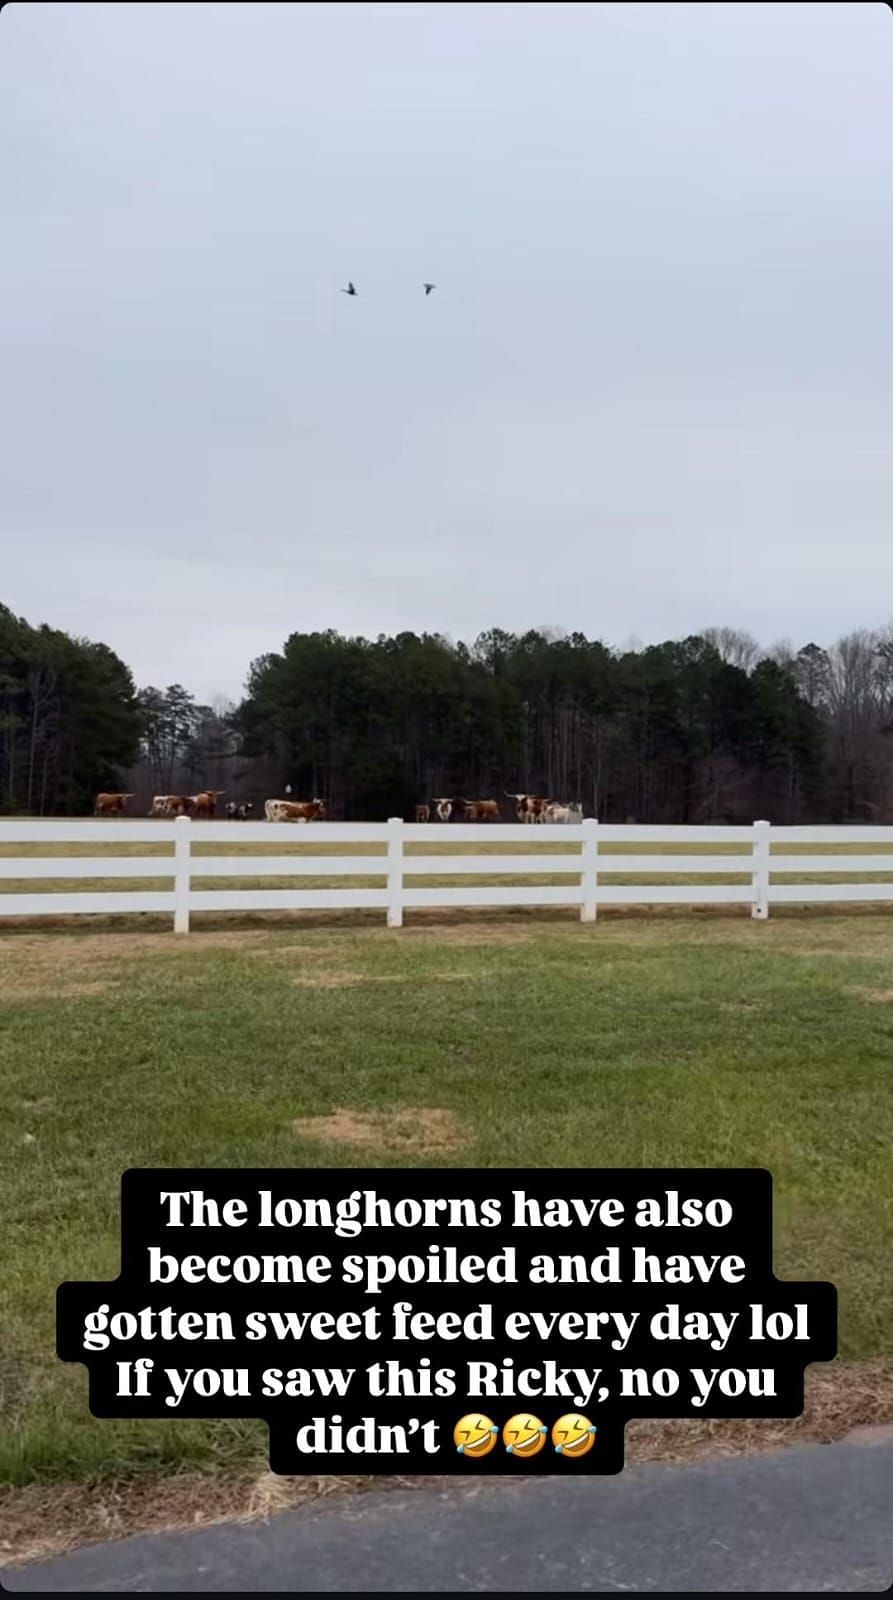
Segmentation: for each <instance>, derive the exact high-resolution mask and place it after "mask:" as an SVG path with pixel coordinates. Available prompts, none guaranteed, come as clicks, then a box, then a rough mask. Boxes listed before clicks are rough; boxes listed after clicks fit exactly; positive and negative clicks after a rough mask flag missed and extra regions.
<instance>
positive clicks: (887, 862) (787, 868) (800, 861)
mask: <svg viewBox="0 0 893 1600" xmlns="http://www.w3.org/2000/svg"><path fill="white" fill-rule="evenodd" d="M769 870H770V872H771V873H772V875H773V877H774V876H775V874H776V872H893V850H891V851H890V854H889V855H887V856H869V855H865V856H860V855H845V856H838V855H826V856H790V855H788V856H776V855H770V857H769Z"/></svg>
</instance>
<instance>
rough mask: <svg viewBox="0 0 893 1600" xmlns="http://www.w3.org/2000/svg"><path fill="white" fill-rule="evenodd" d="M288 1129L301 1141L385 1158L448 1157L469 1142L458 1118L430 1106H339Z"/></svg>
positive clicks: (296, 1122)
mask: <svg viewBox="0 0 893 1600" xmlns="http://www.w3.org/2000/svg"><path fill="white" fill-rule="evenodd" d="M291 1127H292V1133H294V1134H296V1135H297V1136H298V1137H299V1138H301V1139H321V1140H323V1141H324V1142H325V1143H327V1144H347V1145H354V1146H356V1147H358V1148H359V1149H362V1150H378V1151H380V1153H381V1154H382V1155H389V1156H401V1155H412V1156H442V1155H451V1154H453V1153H454V1152H455V1151H457V1150H461V1149H462V1146H463V1145H465V1144H467V1143H468V1139H469V1135H468V1134H467V1133H466V1131H465V1129H464V1128H463V1126H462V1124H461V1122H460V1121H459V1119H458V1117H455V1116H454V1115H453V1113H452V1112H451V1111H440V1110H438V1109H436V1108H435V1107H431V1106H407V1107H405V1108H404V1109H402V1110H397V1111H372V1112H367V1113H364V1112H361V1111H350V1110H348V1109H347V1108H346V1107H344V1106H341V1107H338V1108H337V1109H336V1110H335V1111H333V1112H331V1114H330V1115H329V1116H326V1117H298V1118H297V1119H296V1121H294V1122H293V1123H292V1125H291Z"/></svg>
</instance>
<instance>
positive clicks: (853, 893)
mask: <svg viewBox="0 0 893 1600" xmlns="http://www.w3.org/2000/svg"><path fill="white" fill-rule="evenodd" d="M811 900H812V901H819V900H848V901H850V902H851V903H852V904H856V903H857V902H858V901H860V900H893V883H770V885H769V901H770V904H775V903H781V902H783V901H787V902H788V904H791V903H793V904H799V903H803V902H806V901H811Z"/></svg>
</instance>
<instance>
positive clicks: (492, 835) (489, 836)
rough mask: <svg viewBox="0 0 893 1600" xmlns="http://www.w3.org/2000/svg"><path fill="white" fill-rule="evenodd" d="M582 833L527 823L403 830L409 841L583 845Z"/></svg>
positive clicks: (459, 824) (418, 824)
mask: <svg viewBox="0 0 893 1600" xmlns="http://www.w3.org/2000/svg"><path fill="white" fill-rule="evenodd" d="M596 831H598V830H596ZM564 832H565V833H566V832H567V829H565V830H564ZM581 837H582V836H581V832H580V831H579V830H578V829H575V830H574V832H573V834H572V835H571V838H570V839H566V838H565V837H564V835H563V834H559V833H557V831H556V829H555V828H554V827H552V828H547V827H543V826H542V824H541V823H534V824H530V823H525V822H409V823H407V824H406V826H405V827H404V829H403V838H404V839H405V840H406V842H407V844H457V845H459V844H463V843H467V844H484V843H485V842H486V841H490V842H492V843H494V844H500V843H501V844H529V845H536V844H541V845H542V844H550V845H552V846H553V847H554V846H555V845H556V844H561V845H566V844H570V843H571V842H572V841H573V843H574V844H577V845H579V844H580V842H581Z"/></svg>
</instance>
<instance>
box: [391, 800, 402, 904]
mask: <svg viewBox="0 0 893 1600" xmlns="http://www.w3.org/2000/svg"><path fill="white" fill-rule="evenodd" d="M388 927H389V928H402V927H403V818H402V817H388Z"/></svg>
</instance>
